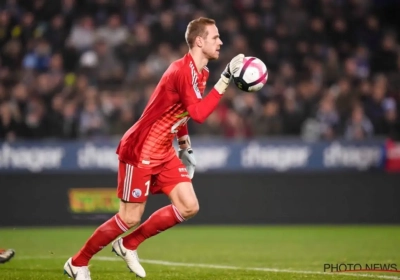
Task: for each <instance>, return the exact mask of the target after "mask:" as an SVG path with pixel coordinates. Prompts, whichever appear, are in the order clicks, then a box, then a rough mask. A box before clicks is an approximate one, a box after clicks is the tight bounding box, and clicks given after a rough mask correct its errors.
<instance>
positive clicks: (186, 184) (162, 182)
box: [156, 157, 199, 218]
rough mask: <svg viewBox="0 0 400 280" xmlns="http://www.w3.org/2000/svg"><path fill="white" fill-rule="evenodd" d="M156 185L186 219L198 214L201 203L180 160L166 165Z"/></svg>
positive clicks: (177, 159)
mask: <svg viewBox="0 0 400 280" xmlns="http://www.w3.org/2000/svg"><path fill="white" fill-rule="evenodd" d="M156 184H157V187H158V188H160V189H161V191H162V192H163V193H165V194H166V195H168V197H169V198H170V200H171V201H172V204H174V205H175V207H177V208H178V210H179V211H180V213H181V214H182V215H183V216H184V217H185V218H187V217H188V216H192V215H194V214H196V213H197V211H198V209H199V203H198V200H197V196H196V193H195V191H194V189H193V185H192V180H191V179H190V178H189V174H188V172H187V170H186V167H185V166H184V165H183V163H182V162H181V160H180V159H179V158H177V157H174V158H173V159H172V160H171V161H169V162H168V163H166V164H165V166H164V168H163V169H162V170H161V172H160V174H158V176H157V182H156Z"/></svg>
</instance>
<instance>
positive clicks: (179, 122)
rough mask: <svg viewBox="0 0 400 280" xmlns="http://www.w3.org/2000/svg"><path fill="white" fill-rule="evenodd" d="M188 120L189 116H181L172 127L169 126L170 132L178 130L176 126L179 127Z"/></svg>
mask: <svg viewBox="0 0 400 280" xmlns="http://www.w3.org/2000/svg"><path fill="white" fill-rule="evenodd" d="M188 120H189V117H183V118H182V119H180V120H179V121H177V122H176V123H175V124H174V125H173V126H172V127H171V133H174V134H175V133H177V132H178V130H179V129H178V128H180V127H181V126H183V125H185V124H186V123H187V121H188Z"/></svg>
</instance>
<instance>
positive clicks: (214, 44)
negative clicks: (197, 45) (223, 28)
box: [203, 25, 222, 60]
mask: <svg viewBox="0 0 400 280" xmlns="http://www.w3.org/2000/svg"><path fill="white" fill-rule="evenodd" d="M206 30H207V33H208V35H207V37H206V38H205V40H204V45H203V54H204V55H205V56H206V57H207V58H208V59H209V60H214V59H218V57H219V51H220V48H221V45H222V41H221V39H220V38H219V33H218V28H217V27H216V26H215V25H207V27H206Z"/></svg>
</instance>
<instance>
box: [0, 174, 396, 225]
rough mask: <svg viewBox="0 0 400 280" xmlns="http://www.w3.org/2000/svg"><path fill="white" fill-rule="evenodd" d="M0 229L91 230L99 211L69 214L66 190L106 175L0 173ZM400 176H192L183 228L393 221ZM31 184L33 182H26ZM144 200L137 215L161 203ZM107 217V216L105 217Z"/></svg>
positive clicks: (102, 181)
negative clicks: (189, 211) (190, 208)
mask: <svg viewBox="0 0 400 280" xmlns="http://www.w3.org/2000/svg"><path fill="white" fill-rule="evenodd" d="M0 180H1V186H2V187H6V189H7V192H3V193H2V195H1V203H0V213H1V214H0V225H1V226H30V225H35V226H39V225H97V224H99V222H100V221H102V220H104V219H106V218H107V217H108V215H104V214H90V215H88V214H73V213H71V212H70V211H69V202H68V190H69V189H70V188H103V187H104V188H114V187H115V184H116V176H115V175H111V174H108V175H107V174H106V175H100V174H99V175H93V174H84V175H76V174H63V175H61V174H60V175H57V174H54V175H18V174H16V175H2V176H1V178H0ZM399 180H400V174H385V173H381V172H376V173H373V172H370V173H357V172H351V173H350V172H349V173H313V174H305V173H299V174H294V173H289V174H246V175H244V174H230V173H229V174H196V176H195V179H194V186H195V189H196V192H197V195H198V198H199V201H200V212H199V214H198V215H197V216H196V217H195V218H193V219H192V220H190V221H189V222H188V223H187V224H364V223H374V224H395V223H400V203H399V197H400V188H399V186H398V182H399ZM33 182H34V184H33ZM166 203H168V201H167V199H166V197H165V196H163V195H158V196H150V197H149V200H148V204H147V209H146V211H145V214H144V216H143V219H146V218H147V217H148V216H149V214H151V213H152V212H153V211H154V210H156V209H158V208H159V207H161V206H163V205H166ZM110 216H111V214H110Z"/></svg>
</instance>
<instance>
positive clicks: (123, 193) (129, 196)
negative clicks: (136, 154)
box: [117, 161, 152, 203]
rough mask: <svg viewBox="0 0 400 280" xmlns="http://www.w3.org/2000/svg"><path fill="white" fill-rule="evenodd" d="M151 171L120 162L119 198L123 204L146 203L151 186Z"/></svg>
mask: <svg viewBox="0 0 400 280" xmlns="http://www.w3.org/2000/svg"><path fill="white" fill-rule="evenodd" d="M151 173H152V170H151V169H145V168H138V167H134V166H133V165H131V164H129V163H125V162H122V161H120V162H119V169H118V190H117V194H118V198H119V199H121V201H123V202H135V203H139V202H145V201H147V197H148V195H149V190H150V185H151V178H152V176H151Z"/></svg>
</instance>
